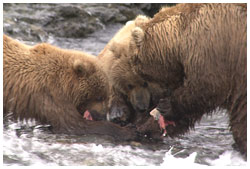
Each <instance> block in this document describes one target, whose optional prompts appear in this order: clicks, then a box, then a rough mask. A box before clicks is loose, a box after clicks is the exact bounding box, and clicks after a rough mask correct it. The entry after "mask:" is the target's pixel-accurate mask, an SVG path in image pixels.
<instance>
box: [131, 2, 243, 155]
mask: <svg viewBox="0 0 250 169" xmlns="http://www.w3.org/2000/svg"><path fill="white" fill-rule="evenodd" d="M246 18H247V13H246V4H179V5H177V6H175V7H172V8H163V9H162V10H161V11H160V12H159V13H158V14H156V15H155V16H154V18H152V20H151V21H150V22H149V23H148V24H146V25H144V26H142V27H141V28H139V27H137V28H135V29H134V30H133V32H132V36H133V37H134V39H133V40H132V41H131V45H130V54H131V55H132V56H133V57H132V58H133V60H132V65H133V70H135V72H137V73H138V74H140V75H141V77H143V78H144V79H145V80H147V81H151V82H152V81H153V82H156V83H158V84H163V85H165V87H166V88H168V89H171V91H172V93H171V96H170V97H165V98H164V99H161V100H160V102H159V104H158V106H157V110H159V111H160V112H161V113H162V114H163V115H164V116H165V118H166V119H167V120H173V121H175V123H176V127H174V126H168V127H167V133H168V135H169V136H171V137H174V136H177V135H179V134H184V133H185V132H186V131H187V130H188V129H189V128H193V127H194V124H195V122H196V121H198V120H200V119H201V117H202V115H203V114H205V113H210V112H212V111H213V110H214V109H216V108H217V107H219V108H224V109H227V110H228V114H229V117H230V122H229V123H230V124H229V125H230V127H231V131H232V133H233V137H234V139H235V142H236V144H237V145H238V147H239V150H240V151H241V152H242V153H244V154H245V155H246V153H247V109H246V107H247V45H246V44H247V29H246V28H247V19H246Z"/></svg>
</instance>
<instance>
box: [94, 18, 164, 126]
mask: <svg viewBox="0 0 250 169" xmlns="http://www.w3.org/2000/svg"><path fill="white" fill-rule="evenodd" d="M149 20H150V19H149V18H147V17H145V16H138V17H137V18H136V19H135V20H133V21H129V22H128V23H127V24H126V25H125V26H124V27H123V28H121V29H120V30H119V31H118V32H117V33H116V35H115V36H114V37H113V38H112V39H111V40H110V42H109V43H108V44H107V45H106V47H105V48H104V49H103V50H102V52H101V53H100V54H99V56H98V58H99V59H100V61H101V63H102V66H103V70H105V72H106V74H107V75H108V77H109V82H110V87H111V88H110V90H111V94H110V99H109V106H108V107H109V113H108V119H112V118H116V117H117V116H118V117H119V116H121V117H120V120H122V121H127V120H128V119H130V118H134V114H135V112H145V111H146V110H148V109H149V108H150V105H152V103H154V105H155V104H156V101H155V100H158V99H159V95H160V94H161V93H162V91H161V90H160V86H159V85H157V84H154V83H147V82H145V81H144V80H143V79H142V78H141V77H140V76H138V75H137V74H135V73H134V72H132V71H131V65H130V62H129V61H130V56H129V55H127V54H128V53H129V51H128V49H129V42H130V40H131V38H132V36H131V31H132V29H134V28H135V27H136V26H138V25H140V26H142V25H144V24H145V23H146V22H148V21H149ZM151 107H152V106H151Z"/></svg>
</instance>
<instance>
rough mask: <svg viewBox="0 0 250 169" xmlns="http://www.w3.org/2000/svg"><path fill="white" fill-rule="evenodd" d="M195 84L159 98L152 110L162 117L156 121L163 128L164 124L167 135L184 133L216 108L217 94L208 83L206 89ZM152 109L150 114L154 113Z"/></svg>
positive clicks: (172, 135)
mask: <svg viewBox="0 0 250 169" xmlns="http://www.w3.org/2000/svg"><path fill="white" fill-rule="evenodd" d="M189 84H190V83H189ZM197 86H198V87H191V86H183V87H180V88H178V89H176V90H175V91H173V93H172V94H171V96H168V97H165V98H163V99H161V100H160V101H159V103H158V105H157V107H156V108H155V109H154V110H153V111H155V112H157V111H158V112H159V113H160V115H162V116H163V117H164V119H163V120H161V121H158V122H159V125H160V128H162V129H163V130H164V125H165V130H166V134H167V135H169V136H171V137H174V136H177V135H179V134H184V133H185V132H186V131H188V130H189V128H193V127H194V124H195V122H196V121H197V120H199V119H201V117H202V115H203V114H205V113H207V112H210V111H212V110H213V109H214V108H216V101H218V98H217V95H216V94H215V93H213V92H211V91H210V90H209V87H208V85H207V86H206V87H207V88H206V89H205V88H202V87H200V85H197ZM153 111H152V112H151V114H152V113H155V112H153ZM159 119H160V118H159ZM171 124H172V125H171ZM164 132H165V131H164Z"/></svg>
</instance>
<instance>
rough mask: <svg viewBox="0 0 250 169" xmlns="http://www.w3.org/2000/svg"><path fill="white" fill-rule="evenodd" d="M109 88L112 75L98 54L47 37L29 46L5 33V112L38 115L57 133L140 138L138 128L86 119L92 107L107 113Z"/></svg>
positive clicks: (15, 114)
mask: <svg viewBox="0 0 250 169" xmlns="http://www.w3.org/2000/svg"><path fill="white" fill-rule="evenodd" d="M107 91H108V83H107V77H106V75H105V73H104V72H103V71H102V70H101V69H100V65H99V64H98V60H97V59H96V58H95V57H94V56H91V55H88V54H86V53H83V52H78V51H70V50H63V49H59V48H56V47H54V46H51V45H49V44H45V43H43V44H38V45H36V46H27V45H24V44H22V43H20V42H18V41H15V40H13V39H11V38H9V37H7V36H5V35H4V36H3V108H4V115H5V116H6V115H7V114H9V113H11V115H12V117H13V118H14V119H20V120H24V119H29V118H32V119H36V120H37V121H39V122H41V123H42V124H50V125H51V126H52V129H53V131H54V132H56V133H67V134H79V135H82V134H106V135H110V136H113V137H115V138H119V139H131V138H134V137H135V133H134V132H132V131H128V130H127V129H124V128H121V127H119V126H117V125H115V124H112V123H109V122H105V121H87V120H84V119H83V117H82V115H81V114H82V113H84V112H85V111H86V110H89V111H90V112H92V111H97V112H99V113H102V114H103V115H104V117H105V100H106V98H107V95H108V94H107Z"/></svg>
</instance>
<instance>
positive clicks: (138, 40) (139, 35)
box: [132, 27, 144, 47]
mask: <svg viewBox="0 0 250 169" xmlns="http://www.w3.org/2000/svg"><path fill="white" fill-rule="evenodd" d="M132 38H133V41H134V42H135V45H136V46H137V47H140V46H141V44H142V42H143V39H144V32H143V30H142V29H141V28H140V27H135V28H134V29H133V30H132Z"/></svg>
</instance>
